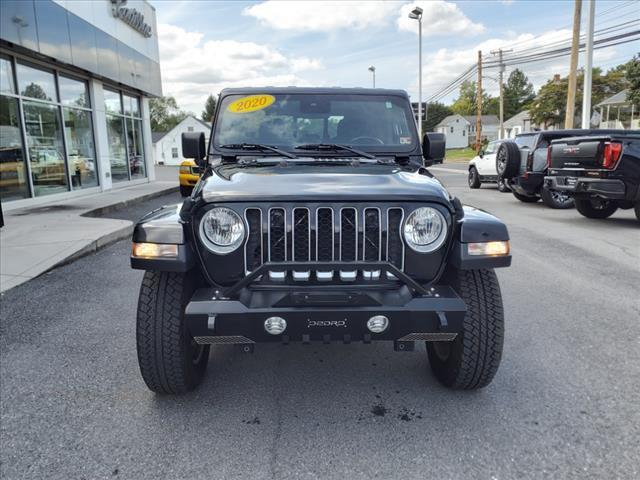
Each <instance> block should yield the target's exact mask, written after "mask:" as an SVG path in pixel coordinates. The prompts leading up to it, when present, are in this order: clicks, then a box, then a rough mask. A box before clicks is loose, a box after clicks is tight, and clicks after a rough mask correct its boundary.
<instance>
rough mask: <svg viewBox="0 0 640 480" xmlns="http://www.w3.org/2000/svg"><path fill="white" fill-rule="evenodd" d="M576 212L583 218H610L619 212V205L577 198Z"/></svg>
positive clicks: (605, 201)
mask: <svg viewBox="0 0 640 480" xmlns="http://www.w3.org/2000/svg"><path fill="white" fill-rule="evenodd" d="M636 208H637V207H636ZM576 210H578V213H580V215H582V216H583V217H587V218H608V217H610V216H611V215H613V214H614V213H615V211H616V210H618V205H616V203H615V202H613V201H611V200H592V199H590V198H576ZM636 211H637V210H636Z"/></svg>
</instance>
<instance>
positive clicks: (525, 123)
mask: <svg viewBox="0 0 640 480" xmlns="http://www.w3.org/2000/svg"><path fill="white" fill-rule="evenodd" d="M534 128H536V125H535V124H534V123H533V122H532V121H531V115H530V114H529V110H523V111H521V112H520V113H516V114H515V115H514V116H513V117H511V118H510V119H508V120H506V121H505V122H504V135H505V137H506V138H515V136H516V135H518V134H519V133H524V132H530V131H531V130H533V129H534Z"/></svg>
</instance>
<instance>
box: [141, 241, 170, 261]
mask: <svg viewBox="0 0 640 480" xmlns="http://www.w3.org/2000/svg"><path fill="white" fill-rule="evenodd" d="M131 254H132V255H133V256H134V257H136V258H176V257H177V256H178V245H170V244H166V243H165V244H163V243H134V244H133V248H132V250H131Z"/></svg>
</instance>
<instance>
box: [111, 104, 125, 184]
mask: <svg viewBox="0 0 640 480" xmlns="http://www.w3.org/2000/svg"><path fill="white" fill-rule="evenodd" d="M124 120H125V119H124V118H123V117H120V116H118V115H107V139H108V141H109V162H110V163H111V180H112V181H113V182H122V181H125V180H129V173H128V168H127V139H126V135H125V128H124Z"/></svg>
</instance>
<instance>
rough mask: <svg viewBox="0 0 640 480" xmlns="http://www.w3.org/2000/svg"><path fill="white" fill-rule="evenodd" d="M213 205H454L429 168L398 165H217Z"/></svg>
mask: <svg viewBox="0 0 640 480" xmlns="http://www.w3.org/2000/svg"><path fill="white" fill-rule="evenodd" d="M201 195H202V199H203V200H204V201H205V202H208V203H224V202H247V201H267V200H269V201H298V202H299V201H334V202H335V201H342V200H344V201H384V202H394V201H425V202H438V203H441V204H444V205H447V206H450V200H449V193H448V192H447V190H446V189H445V188H444V187H443V186H442V184H441V183H440V182H439V181H438V180H436V179H435V178H433V177H432V176H431V175H430V174H429V172H427V171H426V170H425V169H422V168H421V169H414V168H404V167H401V166H399V165H368V164H361V165H359V166H352V165H341V166H331V165H308V164H304V165H292V164H287V165H270V166H245V167H239V166H236V165H228V166H218V167H215V168H214V169H213V172H212V173H211V175H209V176H207V177H206V178H204V179H203V181H202V186H201Z"/></svg>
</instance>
